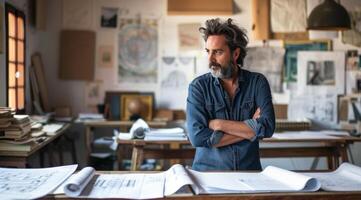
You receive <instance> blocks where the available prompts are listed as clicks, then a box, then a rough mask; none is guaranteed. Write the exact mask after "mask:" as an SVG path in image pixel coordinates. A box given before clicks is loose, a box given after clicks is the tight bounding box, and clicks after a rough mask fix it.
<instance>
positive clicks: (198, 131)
mask: <svg viewBox="0 0 361 200" xmlns="http://www.w3.org/2000/svg"><path fill="white" fill-rule="evenodd" d="M204 102H205V100H204V95H203V93H202V92H201V87H200V86H199V85H196V84H193V83H191V84H190V85H189V88H188V97H187V109H186V112H187V132H188V137H189V140H190V142H191V143H192V145H193V146H194V147H208V148H211V147H213V146H214V145H216V144H218V143H219V142H220V140H221V138H222V136H223V133H222V132H221V131H213V130H212V129H209V128H208V123H209V115H208V113H207V110H206V108H205V103H204Z"/></svg>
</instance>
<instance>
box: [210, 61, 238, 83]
mask: <svg viewBox="0 0 361 200" xmlns="http://www.w3.org/2000/svg"><path fill="white" fill-rule="evenodd" d="M210 70H211V74H212V76H213V77H215V78H220V79H230V78H232V74H233V72H234V70H235V69H234V65H233V64H232V63H231V62H230V63H229V64H228V66H227V67H226V68H222V67H221V68H219V69H217V70H213V69H212V68H211V69H210Z"/></svg>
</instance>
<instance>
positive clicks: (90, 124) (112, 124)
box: [83, 120, 167, 166]
mask: <svg viewBox="0 0 361 200" xmlns="http://www.w3.org/2000/svg"><path fill="white" fill-rule="evenodd" d="M83 123H84V126H85V144H86V145H85V155H86V159H85V163H86V164H89V158H90V154H91V152H92V141H93V130H94V128H121V129H127V128H130V127H131V126H132V125H133V123H134V122H133V121H108V120H106V121H85V122H83ZM147 124H148V125H149V126H150V127H152V128H162V127H166V126H167V122H164V121H148V122H147ZM120 165H121V163H120ZM120 165H118V166H120Z"/></svg>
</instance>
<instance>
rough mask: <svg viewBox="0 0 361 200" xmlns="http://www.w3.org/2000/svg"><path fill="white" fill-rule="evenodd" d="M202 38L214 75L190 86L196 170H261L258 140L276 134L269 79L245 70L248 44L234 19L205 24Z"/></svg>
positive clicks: (189, 117)
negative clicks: (244, 63)
mask: <svg viewBox="0 0 361 200" xmlns="http://www.w3.org/2000/svg"><path fill="white" fill-rule="evenodd" d="M199 31H200V32H201V33H202V34H203V37H204V40H205V42H206V52H207V53H208V60H209V68H210V71H211V72H210V73H207V74H204V75H202V76H199V77H197V78H196V79H195V80H193V81H192V83H191V84H190V85H189V90H188V98H187V129H188V136H189V139H190V141H191V143H192V145H193V146H195V147H196V155H195V158H194V161H193V167H192V168H193V169H194V170H198V171H207V170H261V169H262V167H261V163H260V157H259V142H258V140H259V139H262V138H264V137H271V136H272V134H273V131H274V128H275V116H274V110H273V104H272V96H271V91H270V87H269V84H268V81H267V79H266V78H265V77H264V76H263V75H262V74H259V73H253V72H249V71H247V70H243V69H241V67H242V65H243V59H244V57H245V56H246V46H247V43H248V38H247V36H246V34H245V32H244V31H243V30H242V29H240V28H239V27H237V26H236V25H234V24H233V23H232V19H228V20H227V21H225V22H222V21H221V20H220V19H218V18H217V19H211V20H207V21H206V27H205V28H204V27H201V28H200V29H199Z"/></svg>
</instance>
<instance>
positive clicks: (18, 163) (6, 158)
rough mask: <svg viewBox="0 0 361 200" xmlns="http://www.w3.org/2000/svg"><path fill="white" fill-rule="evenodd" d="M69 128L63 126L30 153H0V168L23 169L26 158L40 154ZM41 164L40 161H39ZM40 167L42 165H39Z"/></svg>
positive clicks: (66, 125)
mask: <svg viewBox="0 0 361 200" xmlns="http://www.w3.org/2000/svg"><path fill="white" fill-rule="evenodd" d="M69 127H70V124H65V125H64V126H63V127H62V128H61V129H60V130H58V131H57V132H56V133H55V134H54V135H52V136H47V137H46V139H45V140H44V141H42V142H41V143H39V144H36V145H35V146H34V147H33V148H31V150H30V151H0V166H7V167H20V168H25V167H26V166H27V164H28V158H29V157H30V156H31V155H33V154H34V153H35V152H40V151H41V150H43V148H44V147H46V145H48V144H49V143H51V142H53V141H54V140H55V139H57V138H59V137H60V136H62V135H63V134H64V133H65V132H66V131H67V130H68V129H69ZM40 162H42V161H40ZM41 165H43V164H42V163H41Z"/></svg>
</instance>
